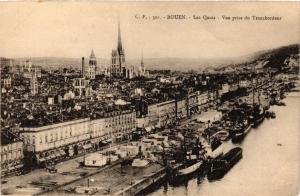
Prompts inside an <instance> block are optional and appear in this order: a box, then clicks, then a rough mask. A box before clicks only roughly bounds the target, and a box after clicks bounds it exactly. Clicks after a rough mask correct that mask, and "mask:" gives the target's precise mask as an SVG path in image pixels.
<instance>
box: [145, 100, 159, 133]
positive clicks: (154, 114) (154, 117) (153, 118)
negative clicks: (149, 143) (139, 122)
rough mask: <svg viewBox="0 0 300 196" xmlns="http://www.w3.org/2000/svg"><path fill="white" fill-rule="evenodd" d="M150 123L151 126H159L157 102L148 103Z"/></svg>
mask: <svg viewBox="0 0 300 196" xmlns="http://www.w3.org/2000/svg"><path fill="white" fill-rule="evenodd" d="M148 123H149V126H150V127H155V126H158V123H159V117H158V108H157V103H155V104H150V105H148Z"/></svg>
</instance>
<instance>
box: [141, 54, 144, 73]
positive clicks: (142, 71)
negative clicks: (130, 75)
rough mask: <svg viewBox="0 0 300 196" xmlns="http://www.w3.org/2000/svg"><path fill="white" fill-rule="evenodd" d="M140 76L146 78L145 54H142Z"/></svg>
mask: <svg viewBox="0 0 300 196" xmlns="http://www.w3.org/2000/svg"><path fill="white" fill-rule="evenodd" d="M140 76H145V65H144V57H143V54H142V59H141V67H140Z"/></svg>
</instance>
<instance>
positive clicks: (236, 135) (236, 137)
mask: <svg viewBox="0 0 300 196" xmlns="http://www.w3.org/2000/svg"><path fill="white" fill-rule="evenodd" d="M251 127H252V124H251V123H248V122H247V124H246V125H245V126H242V127H239V128H238V129H235V130H234V131H233V134H232V138H231V140H232V143H238V142H241V141H242V140H243V139H244V137H245V136H246V135H247V134H248V133H249V132H250V129H251Z"/></svg>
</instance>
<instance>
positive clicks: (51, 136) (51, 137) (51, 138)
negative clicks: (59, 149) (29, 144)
mask: <svg viewBox="0 0 300 196" xmlns="http://www.w3.org/2000/svg"><path fill="white" fill-rule="evenodd" d="M50 141H51V142H52V141H53V134H52V133H50Z"/></svg>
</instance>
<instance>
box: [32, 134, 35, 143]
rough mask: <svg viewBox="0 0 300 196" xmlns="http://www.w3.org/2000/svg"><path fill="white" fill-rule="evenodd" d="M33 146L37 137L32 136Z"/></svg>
mask: <svg viewBox="0 0 300 196" xmlns="http://www.w3.org/2000/svg"><path fill="white" fill-rule="evenodd" d="M32 144H35V136H34V135H33V136H32Z"/></svg>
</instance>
